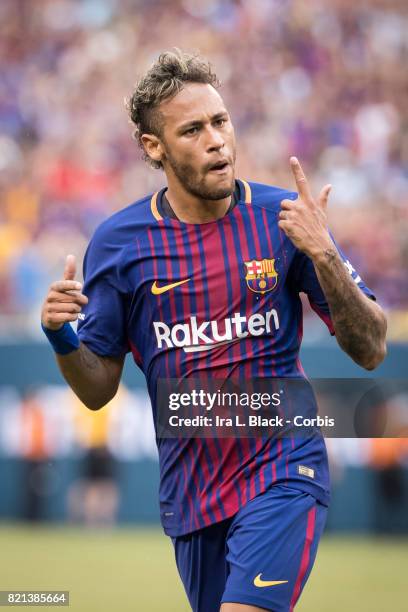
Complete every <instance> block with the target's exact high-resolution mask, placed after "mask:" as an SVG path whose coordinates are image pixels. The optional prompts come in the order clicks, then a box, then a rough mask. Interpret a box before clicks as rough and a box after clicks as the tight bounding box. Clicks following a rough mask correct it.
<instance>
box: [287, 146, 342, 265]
mask: <svg viewBox="0 0 408 612" xmlns="http://www.w3.org/2000/svg"><path fill="white" fill-rule="evenodd" d="M290 165H291V168H292V172H293V175H294V177H295V181H296V185H297V191H298V194H299V197H298V199H297V200H282V202H281V211H280V213H279V222H278V225H279V227H280V228H281V229H282V230H283V231H284V232H285V234H286V235H287V237H288V238H289V239H290V240H291V241H292V242H293V244H294V245H295V246H296V247H297V248H298V249H299V250H300V251H303V253H305V254H306V255H307V256H308V257H310V259H312V260H313V259H314V258H316V257H318V256H319V255H320V254H321V253H322V252H324V251H325V250H326V249H333V241H332V239H331V238H330V234H329V231H328V229H327V201H328V199H329V193H330V190H331V185H325V186H324V187H323V189H322V190H321V192H320V195H319V197H318V198H317V200H315V199H314V198H313V196H312V194H311V191H310V188H309V184H308V182H307V179H306V177H305V175H304V172H303V170H302V166H301V165H300V163H299V161H298V159H297V158H296V157H291V158H290Z"/></svg>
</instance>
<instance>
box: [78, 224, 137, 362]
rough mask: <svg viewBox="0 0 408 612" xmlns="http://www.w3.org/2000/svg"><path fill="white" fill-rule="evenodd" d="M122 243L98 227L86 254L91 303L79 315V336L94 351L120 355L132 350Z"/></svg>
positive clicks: (85, 289)
mask: <svg viewBox="0 0 408 612" xmlns="http://www.w3.org/2000/svg"><path fill="white" fill-rule="evenodd" d="M120 255H121V249H120V245H116V244H115V243H114V241H113V240H110V239H109V237H108V236H107V235H106V232H104V231H100V230H97V231H96V232H95V235H94V237H93V238H92V240H91V242H90V244H89V246H88V249H87V251H86V254H85V258H84V268H83V271H84V288H83V293H84V294H85V295H86V296H87V297H88V304H87V305H86V306H85V307H84V308H83V309H82V313H81V314H80V315H79V318H78V336H79V339H80V340H81V341H82V342H84V343H85V344H86V345H87V346H88V347H89V348H90V350H91V351H92V352H94V353H96V354H97V355H103V356H120V355H124V354H125V353H127V352H129V350H130V347H129V343H128V340H127V307H126V304H127V300H126V293H125V291H124V290H123V288H121V286H120V285H121V283H120V278H119V270H120V265H119V263H120Z"/></svg>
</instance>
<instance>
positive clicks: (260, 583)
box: [254, 574, 288, 588]
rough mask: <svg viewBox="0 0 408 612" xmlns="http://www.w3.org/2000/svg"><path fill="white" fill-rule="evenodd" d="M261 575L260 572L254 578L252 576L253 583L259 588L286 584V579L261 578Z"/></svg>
mask: <svg viewBox="0 0 408 612" xmlns="http://www.w3.org/2000/svg"><path fill="white" fill-rule="evenodd" d="M261 576H262V574H258V575H257V576H256V578H254V585H255V586H256V587H259V588H262V587H272V586H276V585H277V584H286V583H287V582H288V581H287V580H262V578H261Z"/></svg>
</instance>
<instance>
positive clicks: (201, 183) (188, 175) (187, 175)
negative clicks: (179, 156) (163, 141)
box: [166, 152, 235, 201]
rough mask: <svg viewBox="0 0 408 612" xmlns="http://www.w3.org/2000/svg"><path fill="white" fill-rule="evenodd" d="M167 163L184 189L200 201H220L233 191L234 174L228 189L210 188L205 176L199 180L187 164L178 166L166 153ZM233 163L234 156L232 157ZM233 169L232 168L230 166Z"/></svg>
mask: <svg viewBox="0 0 408 612" xmlns="http://www.w3.org/2000/svg"><path fill="white" fill-rule="evenodd" d="M166 158H167V161H168V163H169V165H170V167H171V169H172V170H173V172H174V174H175V176H176V177H177V178H178V180H179V181H180V183H181V184H182V185H183V187H184V189H185V190H186V191H187V192H188V193H190V194H191V195H193V196H194V197H196V198H200V199H201V200H210V201H211V200H213V201H217V200H222V199H224V198H227V197H229V196H230V195H232V193H233V192H234V190H235V176H234V172H233V175H232V179H231V184H230V185H229V186H228V187H225V186H224V187H216V186H214V187H210V186H208V185H206V182H205V176H203V177H201V179H200V178H199V175H198V173H197V172H196V171H195V170H194V168H192V167H191V166H190V165H189V164H180V163H179V162H177V161H176V160H175V159H174V158H173V157H172V156H171V155H169V153H168V152H167V153H166ZM234 162H235V156H234ZM232 167H233V168H234V166H232Z"/></svg>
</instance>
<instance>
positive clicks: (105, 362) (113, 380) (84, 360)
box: [56, 342, 123, 410]
mask: <svg viewBox="0 0 408 612" xmlns="http://www.w3.org/2000/svg"><path fill="white" fill-rule="evenodd" d="M56 358H57V362H58V366H59V368H60V370H61V373H62V375H63V376H64V378H65V380H66V381H67V383H68V384H69V386H70V387H71V389H72V390H73V391H74V393H75V394H76V395H77V396H78V397H79V399H80V400H81V401H82V402H83V403H84V404H85V405H86V406H87V407H88V408H89V409H91V410H98V409H99V408H102V407H103V406H105V404H107V403H108V402H109V401H110V400H111V399H112V398H113V397H114V395H115V393H116V391H117V389H118V385H119V380H120V375H121V372H122V368H123V359H121V358H111V357H109V358H108V357H101V356H100V355H96V354H95V353H93V352H92V351H91V350H90V349H89V348H88V347H87V346H86V345H85V344H83V343H82V342H81V344H80V345H79V349H78V350H76V351H73V352H71V353H69V354H68V355H58V354H56Z"/></svg>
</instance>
